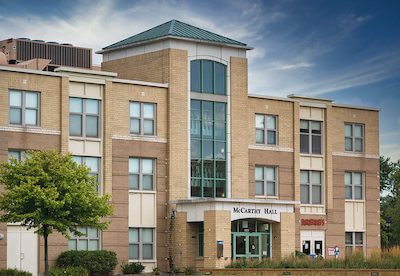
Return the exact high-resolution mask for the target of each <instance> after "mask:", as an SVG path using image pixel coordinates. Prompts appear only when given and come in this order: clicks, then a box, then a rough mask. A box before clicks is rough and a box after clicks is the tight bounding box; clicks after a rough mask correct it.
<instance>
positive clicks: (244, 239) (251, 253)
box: [232, 233, 262, 259]
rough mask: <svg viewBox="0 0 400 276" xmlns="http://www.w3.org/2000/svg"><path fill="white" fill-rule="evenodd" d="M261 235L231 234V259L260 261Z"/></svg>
mask: <svg viewBox="0 0 400 276" xmlns="http://www.w3.org/2000/svg"><path fill="white" fill-rule="evenodd" d="M261 235H262V234H258V233H251V234H250V233H249V234H242V233H240V234H232V240H233V253H234V256H233V258H234V259H236V258H252V259H261Z"/></svg>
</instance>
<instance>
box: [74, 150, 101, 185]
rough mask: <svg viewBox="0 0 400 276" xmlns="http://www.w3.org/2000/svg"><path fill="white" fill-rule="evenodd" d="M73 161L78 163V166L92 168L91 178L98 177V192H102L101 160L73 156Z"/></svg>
mask: <svg viewBox="0 0 400 276" xmlns="http://www.w3.org/2000/svg"><path fill="white" fill-rule="evenodd" d="M72 159H73V160H74V161H75V162H76V163H78V165H86V166H87V167H89V168H90V173H89V176H96V182H97V183H98V186H97V187H96V191H97V192H100V167H101V165H100V158H99V157H88V156H73V157H72Z"/></svg>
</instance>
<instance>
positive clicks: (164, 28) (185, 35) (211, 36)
mask: <svg viewBox="0 0 400 276" xmlns="http://www.w3.org/2000/svg"><path fill="white" fill-rule="evenodd" d="M168 37H173V38H177V39H190V40H197V41H202V42H206V43H213V44H214V43H215V44H225V45H227V46H231V47H240V48H246V49H251V48H250V47H248V46H247V44H245V43H242V42H240V41H237V40H233V39H230V38H228V37H225V36H222V35H218V34H216V33H213V32H210V31H207V30H204V29H201V28H199V27H196V26H193V25H190V24H188V23H185V22H182V21H179V20H177V19H172V20H170V21H167V22H165V23H162V24H160V25H157V26H155V27H153V28H150V29H148V30H145V31H143V32H141V33H138V34H136V35H133V36H131V37H128V38H126V39H123V40H121V41H118V42H116V43H113V44H111V45H109V46H106V47H104V48H103V49H102V51H100V53H101V52H103V51H109V50H113V49H116V48H122V47H128V46H130V45H132V46H133V45H135V44H138V43H144V42H146V41H151V40H154V39H161V38H168Z"/></svg>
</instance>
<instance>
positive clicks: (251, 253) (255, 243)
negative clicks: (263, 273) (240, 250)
mask: <svg viewBox="0 0 400 276" xmlns="http://www.w3.org/2000/svg"><path fill="white" fill-rule="evenodd" d="M260 236H261V234H251V235H249V236H248V256H247V257H249V258H252V259H256V258H257V259H260V258H261V254H260V247H261V239H260Z"/></svg>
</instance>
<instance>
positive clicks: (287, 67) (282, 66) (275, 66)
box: [269, 62, 314, 71]
mask: <svg viewBox="0 0 400 276" xmlns="http://www.w3.org/2000/svg"><path fill="white" fill-rule="evenodd" d="M312 66H314V64H311V63H307V62H301V63H296V64H276V63H275V64H273V65H272V67H271V69H269V70H271V71H274V70H295V69H300V68H310V67H312Z"/></svg>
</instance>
